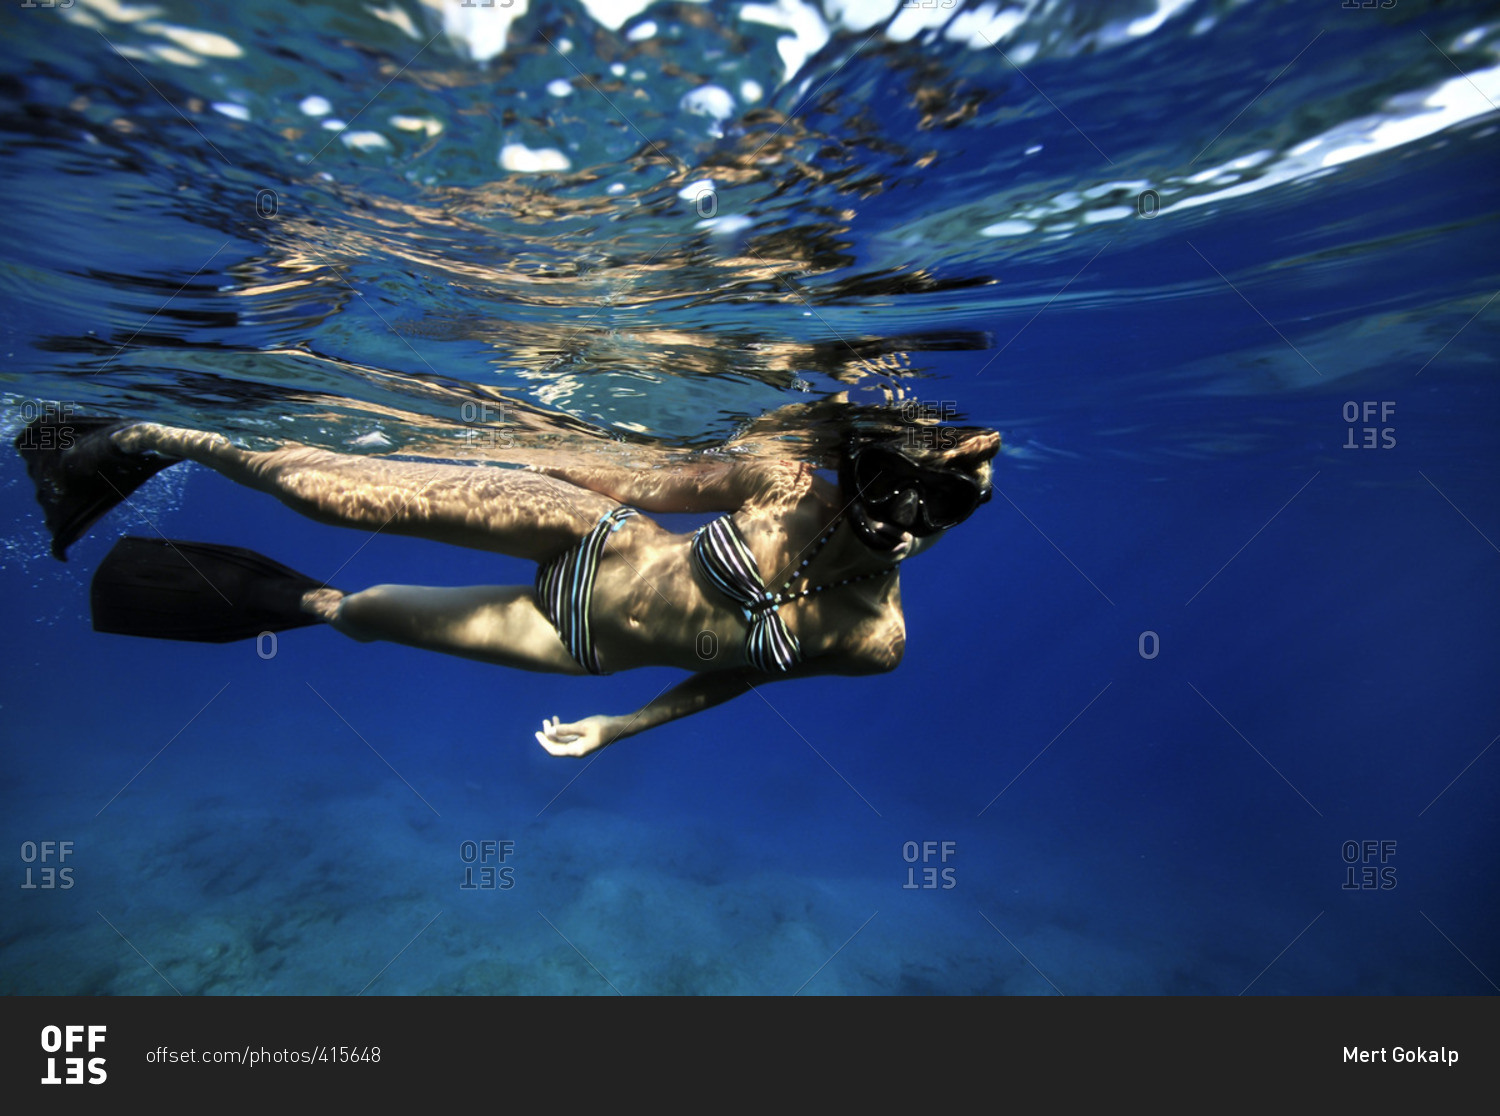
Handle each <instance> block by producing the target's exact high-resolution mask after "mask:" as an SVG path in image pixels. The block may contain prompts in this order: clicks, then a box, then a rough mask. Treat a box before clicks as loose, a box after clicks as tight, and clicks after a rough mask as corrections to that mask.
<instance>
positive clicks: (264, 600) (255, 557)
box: [89, 535, 323, 643]
mask: <svg viewBox="0 0 1500 1116" xmlns="http://www.w3.org/2000/svg"><path fill="white" fill-rule="evenodd" d="M321 588H323V583H322V582H321V581H314V580H313V579H312V578H310V577H306V576H304V575H302V574H300V573H298V572H297V571H296V570H293V569H289V568H287V567H286V566H283V565H282V564H281V563H280V562H274V561H272V560H271V559H270V558H267V557H265V556H264V555H262V554H257V553H256V552H255V551H253V550H246V549H245V548H244V547H239V546H217V545H215V544H213V543H197V542H183V541H181V540H178V539H146V538H139V537H136V536H130V535H127V536H126V537H125V538H123V539H121V540H120V541H119V542H117V543H115V545H114V549H113V550H111V551H110V552H109V553H108V554H107V555H105V557H104V561H102V562H100V563H99V568H98V570H96V571H95V573H94V581H93V585H92V586H91V588H90V590H89V599H90V605H91V608H92V612H93V616H94V631H96V632H112V633H115V634H117V635H133V636H148V637H150V638H152V639H181V640H189V641H192V642H194V643H229V642H231V641H232V640H236V639H252V638H254V637H256V636H258V635H260V634H261V633H262V632H280V631H285V630H287V629H288V628H301V627H305V626H307V625H309V624H318V623H322V621H321V620H319V619H318V618H317V617H315V616H311V615H309V614H308V613H306V612H304V611H302V608H301V601H302V594H303V593H305V592H307V591H308V590H309V589H321Z"/></svg>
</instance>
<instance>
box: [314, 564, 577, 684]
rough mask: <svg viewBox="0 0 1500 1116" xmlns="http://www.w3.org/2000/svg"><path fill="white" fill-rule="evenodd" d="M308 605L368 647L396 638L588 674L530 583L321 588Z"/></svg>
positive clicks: (507, 662) (528, 666) (505, 662)
mask: <svg viewBox="0 0 1500 1116" xmlns="http://www.w3.org/2000/svg"><path fill="white" fill-rule="evenodd" d="M302 607H303V610H304V611H306V612H309V613H312V614H313V615H315V616H319V617H321V618H322V619H324V620H326V621H327V622H328V623H329V624H330V625H332V626H333V627H334V628H336V629H338V630H339V631H341V632H343V633H344V634H345V635H347V636H350V637H351V638H353V639H357V640H360V641H361V642H364V643H368V642H370V641H372V640H389V641H390V642H392V643H404V644H406V645H407V646H408V647H420V648H422V649H424V650H427V651H441V652H443V653H444V654H448V655H459V656H462V657H463V658H466V659H478V660H480V661H481V662H486V663H497V664H499V665H500V666H509V667H517V668H519V669H521V670H534V671H545V672H549V673H552V674H584V673H587V672H586V671H585V670H584V669H583V667H581V666H579V665H578V664H577V663H576V662H574V661H573V659H572V657H571V656H570V655H569V654H568V650H567V648H566V647H564V646H563V642H562V640H561V639H559V638H558V635H557V631H556V630H555V629H554V628H553V627H552V623H551V621H549V620H548V619H547V617H546V616H544V615H542V613H541V611H540V610H538V608H537V606H536V598H535V596H534V595H533V594H532V591H531V590H530V589H529V588H527V587H526V586H524V585H476V586H470V587H468V588H462V589H431V588H426V587H424V586H420V585H376V586H374V587H373V588H370V589H366V590H364V592H362V593H340V592H339V591H338V590H336V589H315V590H312V591H311V592H309V593H308V594H307V595H306V596H305V597H304V598H303V605H302Z"/></svg>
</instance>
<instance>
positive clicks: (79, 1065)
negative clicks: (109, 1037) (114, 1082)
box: [42, 1023, 109, 1085]
mask: <svg viewBox="0 0 1500 1116" xmlns="http://www.w3.org/2000/svg"><path fill="white" fill-rule="evenodd" d="M102 1045H104V1025H103V1024H95V1025H93V1026H89V1027H84V1026H81V1025H80V1024H77V1023H70V1024H69V1025H68V1026H66V1027H54V1026H51V1025H49V1026H46V1027H43V1028H42V1052H43V1053H45V1054H46V1055H47V1056H48V1057H47V1076H46V1077H43V1078H42V1084H43V1085H103V1084H104V1082H105V1081H107V1080H108V1079H109V1074H107V1073H106V1072H105V1071H104V1059H103V1058H102V1057H100V1058H89V1059H87V1061H86V1062H85V1059H84V1057H83V1055H84V1053H85V1052H87V1053H89V1054H94V1053H97V1051H98V1049H99V1047H101V1046H102ZM75 1051H77V1052H78V1053H76V1054H75V1053H74V1052H75ZM58 1054H65V1055H68V1057H64V1058H59V1057H57V1055H58ZM59 1062H61V1063H62V1066H61V1068H62V1072H63V1075H64V1076H62V1077H59V1076H58V1075H57V1071H58V1068H59V1067H58V1063H59ZM85 1071H87V1073H88V1077H87V1078H85V1077H84V1073H85Z"/></svg>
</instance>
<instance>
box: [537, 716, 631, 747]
mask: <svg viewBox="0 0 1500 1116" xmlns="http://www.w3.org/2000/svg"><path fill="white" fill-rule="evenodd" d="M616 720H617V719H616V718H614V717H606V716H597V717H585V718H584V719H583V720H581V721H575V722H574V723H573V724H570V725H565V724H563V723H562V722H561V720H560V719H559V718H557V717H553V718H552V720H550V721H545V720H544V721H543V722H542V731H541V732H539V733H537V734H536V742H537V743H538V744H540V745H541V746H542V747H543V748H546V749H547V751H548V752H549V753H551V754H552V755H554V756H586V755H588V754H589V753H590V752H597V751H598V750H599V749H600V748H603V747H606V746H608V745H610V744H613V743H614V742H615V740H617V739H618V738H619V736H620V732H619V726H618V725H617V724H616Z"/></svg>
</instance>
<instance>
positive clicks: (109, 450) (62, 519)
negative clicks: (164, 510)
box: [16, 412, 182, 562]
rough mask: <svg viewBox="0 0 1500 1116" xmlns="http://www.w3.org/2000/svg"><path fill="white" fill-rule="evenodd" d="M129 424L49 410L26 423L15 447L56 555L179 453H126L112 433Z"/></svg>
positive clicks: (62, 553)
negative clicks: (29, 480)
mask: <svg viewBox="0 0 1500 1116" xmlns="http://www.w3.org/2000/svg"><path fill="white" fill-rule="evenodd" d="M129 425H130V423H129V422H128V421H126V420H124V419H118V418H77V417H73V416H69V415H61V414H53V413H50V412H49V413H46V414H43V415H42V416H41V417H39V418H36V419H33V420H32V421H31V422H29V423H27V424H26V428H25V429H24V430H22V431H21V433H20V435H19V436H18V437H17V438H16V449H17V450H19V451H20V454H21V457H22V458H23V459H24V460H25V462H26V471H27V472H28V473H30V474H31V479H32V481H33V482H34V483H35V484H36V499H37V503H39V504H41V505H42V512H43V513H44V515H45V518H46V522H47V529H48V530H49V531H50V532H52V556H53V557H54V558H56V559H57V560H58V561H60V562H66V561H67V560H68V554H67V551H68V547H70V546H72V545H73V543H75V542H76V541H77V540H78V538H79V536H80V535H82V534H83V533H84V532H85V531H87V530H88V529H89V528H90V527H92V526H93V525H94V523H95V521H97V520H98V519H99V517H100V516H102V515H103V514H104V513H105V512H107V511H109V509H110V508H112V507H114V506H115V505H116V504H118V503H119V502H120V501H121V500H124V499H125V497H127V496H129V495H130V494H131V493H132V492H134V491H135V490H136V489H137V488H139V487H140V486H141V485H143V484H145V483H146V481H148V480H150V479H151V478H152V477H154V476H155V475H156V474H157V473H159V472H161V471H162V470H163V469H165V468H166V467H167V466H168V465H175V464H176V463H177V462H178V461H181V460H182V459H181V458H180V457H167V456H165V455H163V454H157V453H139V454H136V453H125V452H124V451H123V450H121V449H118V448H116V446H115V444H114V442H113V441H111V440H110V435H111V434H113V433H114V432H115V431H116V430H119V429H121V428H122V427H126V426H129Z"/></svg>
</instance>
